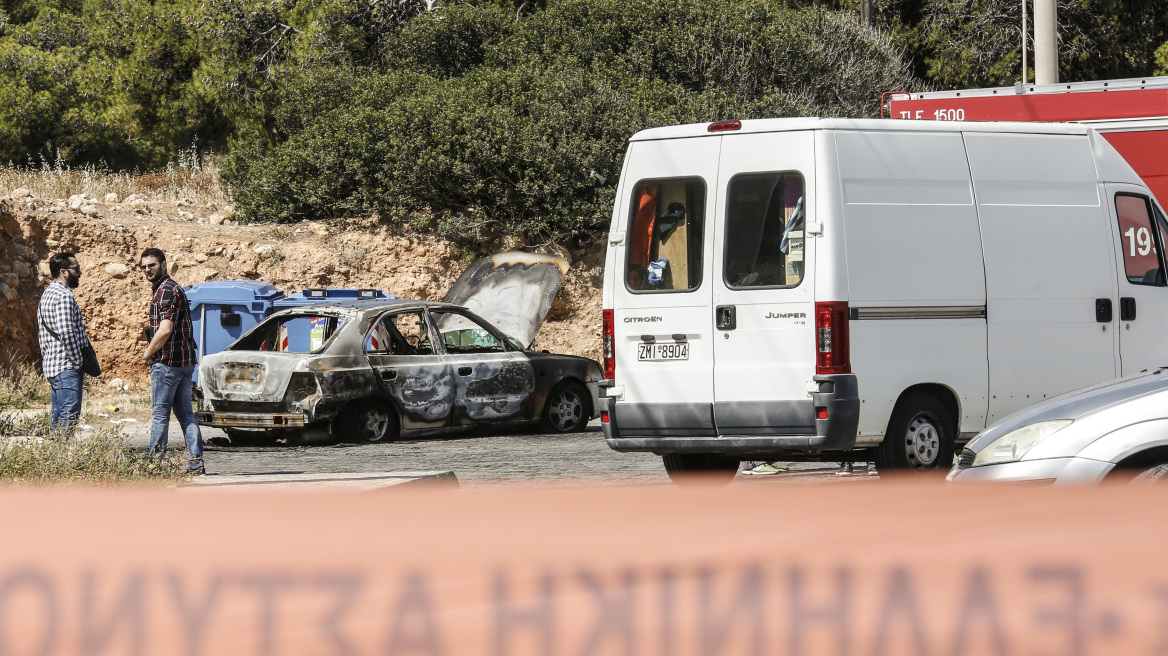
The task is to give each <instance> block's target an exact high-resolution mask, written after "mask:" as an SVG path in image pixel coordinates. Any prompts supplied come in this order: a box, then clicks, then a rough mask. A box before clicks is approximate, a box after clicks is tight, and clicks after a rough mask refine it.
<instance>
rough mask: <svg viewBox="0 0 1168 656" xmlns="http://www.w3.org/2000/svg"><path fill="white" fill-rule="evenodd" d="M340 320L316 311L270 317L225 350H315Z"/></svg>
mask: <svg viewBox="0 0 1168 656" xmlns="http://www.w3.org/2000/svg"><path fill="white" fill-rule="evenodd" d="M343 324H344V322H343V321H342V320H341V319H339V318H338V317H333V316H328V315H319V314H294V315H290V316H281V317H272V318H270V319H267V320H265V321H263V322H262V323H260V325H258V326H256V328H255V329H254V330H252V332H251V333H249V334H248V335H246V336H245V337H243V338H242V339H240V340H239V341H238V342H237V343H235V344H234V345H232V346H231V347H230V349H229V350H232V351H270V352H272V353H316V352H317V351H320V350H321V349H323V348H324V347H325V345H327V344H328V342H329V340H330V339H331V338H332V336H333V335H334V334H336V332H337V330H338V329H339V328H340V327H341V326H342V325H343Z"/></svg>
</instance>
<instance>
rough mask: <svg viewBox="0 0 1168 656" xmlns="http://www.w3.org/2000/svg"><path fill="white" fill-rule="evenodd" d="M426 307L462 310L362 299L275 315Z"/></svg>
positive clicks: (396, 300) (406, 301) (436, 304)
mask: <svg viewBox="0 0 1168 656" xmlns="http://www.w3.org/2000/svg"><path fill="white" fill-rule="evenodd" d="M419 306H420V307H427V308H456V309H463V308H462V307H461V306H458V305H451V304H450V303H442V302H440V301H419V300H414V299H408V298H392V299H389V298H378V299H364V300H353V301H331V302H328V303H308V304H305V305H298V306H296V307H290V308H284V309H282V310H280V312H279V313H277V314H284V313H288V314H295V313H305V314H310V313H313V312H339V313H342V314H362V313H368V312H375V311H377V310H382V309H384V310H392V309H396V308H402V307H419Z"/></svg>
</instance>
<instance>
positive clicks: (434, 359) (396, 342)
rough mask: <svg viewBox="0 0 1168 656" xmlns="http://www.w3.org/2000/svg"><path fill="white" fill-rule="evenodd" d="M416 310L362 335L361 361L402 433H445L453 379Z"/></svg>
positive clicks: (383, 320)
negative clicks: (394, 410)
mask: <svg viewBox="0 0 1168 656" xmlns="http://www.w3.org/2000/svg"><path fill="white" fill-rule="evenodd" d="M430 334H431V333H430V330H429V327H428V324H427V323H426V316H425V313H424V312H422V311H421V310H417V309H415V310H404V311H397V312H387V313H385V314H383V315H381V316H380V317H378V319H377V321H375V322H374V323H373V326H372V327H371V328H370V329H369V332H368V333H367V334H366V335H365V355H366V356H367V357H368V358H369V366H370V367H372V368H373V373H374V375H375V376H376V378H377V382H378V384H380V385H381V388H382V389H383V390H384V391H385V393H386V394H387V395H389V396H390V397H391V398H392V399H394V400H395V401H396V402H397V404H398V407H399V408H400V409H401V426H402V428H403V429H405V430H426V431H431V430H438V429H444V428H447V427H448V426H449V425H450V419H451V415H452V410H453V402H454V388H455V385H454V374H453V372H452V370H451V367H450V363H449V362H448V361H447V357H446V356H445V355H443V354H442V352H441V348H437V347H436V346H435V344H434V341H433V340H432V339H430Z"/></svg>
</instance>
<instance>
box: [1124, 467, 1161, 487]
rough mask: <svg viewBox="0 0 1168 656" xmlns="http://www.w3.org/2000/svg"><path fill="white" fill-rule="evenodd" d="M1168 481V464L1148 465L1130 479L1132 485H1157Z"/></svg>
mask: <svg viewBox="0 0 1168 656" xmlns="http://www.w3.org/2000/svg"><path fill="white" fill-rule="evenodd" d="M1163 483H1168V464H1165V465H1156V466H1155V467H1149V468H1147V469H1145V470H1144V471H1142V472H1140V475H1139V476H1136V477H1135V478H1133V479H1132V481H1131V484H1132V485H1154V484H1155V485H1159V484H1163Z"/></svg>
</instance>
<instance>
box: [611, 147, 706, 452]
mask: <svg viewBox="0 0 1168 656" xmlns="http://www.w3.org/2000/svg"><path fill="white" fill-rule="evenodd" d="M720 143H721V137H719V136H708V137H696V138H688V139H665V140H656V141H634V142H633V143H631V144H630V146H629V155H628V157H627V160H626V163H625V170H624V173H623V175H622V179H623V181H624V182H623V183H622V187H621V190H620V191H619V192H618V193H620V194H622V195H623V198H621V199H620V200H619V202H618V203H617V210H616V212H617V215H616V216H615V217H614V219H613V230H612V231H611V232H610V235H609V241H610V243H613V244H616V247H615V249H614V250H610V254H611V256H612V257H613V258H614V259H615V262H611V261H610V263H609V264H610V266H611V265H615V267H614V268H615V272H616V278H615V280H614V281H613V284H612V288H613V299H614V303H613V307H614V308H615V312H614V316H613V353H614V355H615V362H616V365H615V366H616V370H615V385H616V387H618V388H621V389H622V390H623V394H622V395H621V396H620V397H619V399H620V400H619V401H618V402H617V403H616V405H615V407H614V410H613V411H614V413H615V418H616V423H617V425H618V426H619V427H620V429H619V430H620V434H621V436H622V437H683V436H705V435H713V434H714V418H713V400H714V390H713V373H712V370H713V365H714V357H713V347H712V345H711V333H712V332H713V312H712V310H711V307H710V283H711V281H710V280H709V278H710V276H709V274H708V272H707V271H708V268H709V266H708V263H709V261H710V257H709V251H710V250H711V247H712V246H711V244H710V240H709V237H708V236H707V235H708V229H707V217H710V216H712V211H713V208H714V203H715V188H716V187H715V183H716V181H717V179H718V150H719V146H720Z"/></svg>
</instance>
